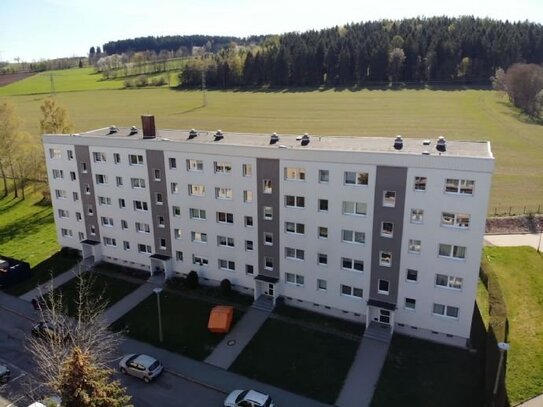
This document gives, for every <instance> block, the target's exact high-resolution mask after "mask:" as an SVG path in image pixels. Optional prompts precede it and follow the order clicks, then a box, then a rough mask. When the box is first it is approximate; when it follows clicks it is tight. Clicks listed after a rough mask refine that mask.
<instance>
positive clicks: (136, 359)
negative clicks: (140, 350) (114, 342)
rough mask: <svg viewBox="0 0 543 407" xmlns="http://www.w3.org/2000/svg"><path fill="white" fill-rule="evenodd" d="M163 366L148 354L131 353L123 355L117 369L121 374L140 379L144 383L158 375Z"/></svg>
mask: <svg viewBox="0 0 543 407" xmlns="http://www.w3.org/2000/svg"><path fill="white" fill-rule="evenodd" d="M163 369H164V366H162V363H160V362H159V361H158V360H156V359H155V358H153V357H152V356H149V355H144V354H131V355H126V356H124V357H123V358H122V359H121V361H120V362H119V370H120V371H121V373H123V374H129V375H131V376H135V377H138V378H140V379H142V380H143V381H144V382H145V383H150V382H151V380H153V379H155V378H156V377H158V376H159V375H160V374H161V373H162V370H163Z"/></svg>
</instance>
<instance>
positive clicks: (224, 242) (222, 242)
mask: <svg viewBox="0 0 543 407" xmlns="http://www.w3.org/2000/svg"><path fill="white" fill-rule="evenodd" d="M217 246H222V247H234V238H233V237H228V236H217Z"/></svg>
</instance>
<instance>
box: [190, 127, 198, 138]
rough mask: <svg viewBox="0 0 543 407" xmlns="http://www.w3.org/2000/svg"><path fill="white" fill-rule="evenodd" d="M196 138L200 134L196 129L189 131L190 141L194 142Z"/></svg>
mask: <svg viewBox="0 0 543 407" xmlns="http://www.w3.org/2000/svg"><path fill="white" fill-rule="evenodd" d="M196 136H198V132H197V131H196V130H194V129H191V131H189V140H192V139H193V138H195V137H196Z"/></svg>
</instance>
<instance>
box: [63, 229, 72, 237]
mask: <svg viewBox="0 0 543 407" xmlns="http://www.w3.org/2000/svg"><path fill="white" fill-rule="evenodd" d="M60 234H61V235H62V237H73V232H72V229H64V228H62V229H60Z"/></svg>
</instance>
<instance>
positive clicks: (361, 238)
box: [341, 229, 366, 244]
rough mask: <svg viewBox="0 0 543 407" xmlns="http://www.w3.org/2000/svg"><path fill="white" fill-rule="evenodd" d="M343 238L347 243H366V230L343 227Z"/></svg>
mask: <svg viewBox="0 0 543 407" xmlns="http://www.w3.org/2000/svg"><path fill="white" fill-rule="evenodd" d="M341 240H342V241H343V242H347V243H357V244H364V243H366V234H365V233H364V232H357V231H356V230H346V229H343V230H342V231H341Z"/></svg>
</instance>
